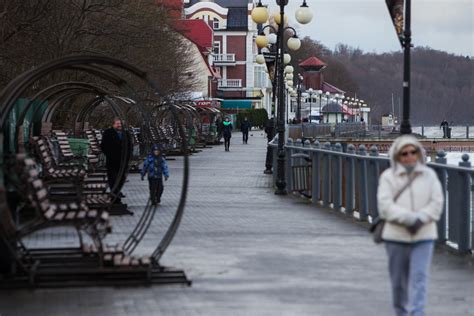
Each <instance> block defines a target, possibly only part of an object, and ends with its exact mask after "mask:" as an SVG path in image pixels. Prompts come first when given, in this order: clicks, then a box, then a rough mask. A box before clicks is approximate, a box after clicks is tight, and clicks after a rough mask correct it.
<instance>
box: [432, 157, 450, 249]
mask: <svg viewBox="0 0 474 316" xmlns="http://www.w3.org/2000/svg"><path fill="white" fill-rule="evenodd" d="M447 161H448V160H447V159H446V153H445V152H444V151H438V153H437V155H436V160H435V162H436V163H439V164H444V165H445V164H446V163H447ZM436 173H437V174H438V179H439V181H440V182H441V187H442V188H443V194H444V205H443V213H442V214H441V217H440V219H439V221H438V242H439V243H445V242H446V236H447V235H446V229H447V227H446V225H447V209H446V203H447V189H448V188H447V186H448V184H447V173H446V169H438V168H437V169H436Z"/></svg>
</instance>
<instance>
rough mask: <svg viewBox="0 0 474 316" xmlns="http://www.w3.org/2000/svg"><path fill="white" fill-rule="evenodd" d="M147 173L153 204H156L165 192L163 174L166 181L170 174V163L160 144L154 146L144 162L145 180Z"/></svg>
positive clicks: (143, 175)
mask: <svg viewBox="0 0 474 316" xmlns="http://www.w3.org/2000/svg"><path fill="white" fill-rule="evenodd" d="M146 174H148V184H149V189H150V199H151V204H152V205H156V204H157V203H160V202H161V195H162V194H163V176H164V177H165V181H167V180H168V177H169V176H170V174H169V171H168V164H167V163H166V159H165V157H163V155H162V153H161V147H160V146H159V145H153V146H152V148H151V154H150V155H148V157H146V158H145V161H144V162H143V168H142V171H141V176H142V181H143V180H145V175H146Z"/></svg>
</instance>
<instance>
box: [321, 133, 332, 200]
mask: <svg viewBox="0 0 474 316" xmlns="http://www.w3.org/2000/svg"><path fill="white" fill-rule="evenodd" d="M324 150H327V151H330V150H331V143H329V142H326V143H324ZM330 168H331V155H330V153H328V152H326V153H324V154H323V206H324V207H328V206H329V199H330V196H331V169H330Z"/></svg>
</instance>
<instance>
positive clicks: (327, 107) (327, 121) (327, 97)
mask: <svg viewBox="0 0 474 316" xmlns="http://www.w3.org/2000/svg"><path fill="white" fill-rule="evenodd" d="M330 95H331V93H329V91H326V112H327V111H328V110H329V96H330ZM326 123H329V115H326Z"/></svg>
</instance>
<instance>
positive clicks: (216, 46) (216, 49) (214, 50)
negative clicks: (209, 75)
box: [212, 41, 221, 54]
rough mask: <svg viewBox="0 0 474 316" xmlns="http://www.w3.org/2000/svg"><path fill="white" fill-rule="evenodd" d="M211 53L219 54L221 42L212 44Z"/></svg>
mask: <svg viewBox="0 0 474 316" xmlns="http://www.w3.org/2000/svg"><path fill="white" fill-rule="evenodd" d="M212 53H213V54H220V53H221V42H218V41H216V42H214V44H213V45H212Z"/></svg>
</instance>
